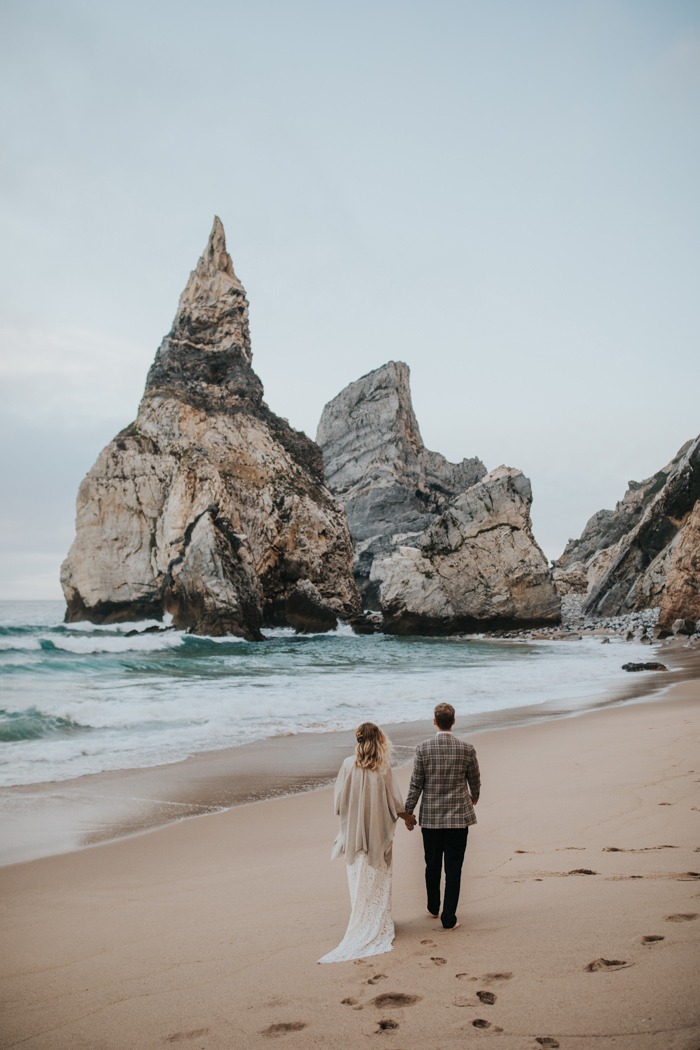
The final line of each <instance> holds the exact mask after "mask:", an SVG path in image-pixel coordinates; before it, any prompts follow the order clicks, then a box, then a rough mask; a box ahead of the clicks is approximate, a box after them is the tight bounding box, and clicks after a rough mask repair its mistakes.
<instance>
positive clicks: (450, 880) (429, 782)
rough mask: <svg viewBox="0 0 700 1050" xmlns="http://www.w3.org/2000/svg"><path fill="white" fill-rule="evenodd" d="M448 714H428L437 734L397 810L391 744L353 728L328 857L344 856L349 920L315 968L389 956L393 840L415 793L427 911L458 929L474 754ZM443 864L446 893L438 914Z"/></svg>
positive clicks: (418, 758) (424, 747) (476, 786)
mask: <svg viewBox="0 0 700 1050" xmlns="http://www.w3.org/2000/svg"><path fill="white" fill-rule="evenodd" d="M454 722H455V709H454V707H452V705H451V704H438V705H437V707H436V708H435V718H434V725H435V727H436V733H435V736H434V737H433V738H431V739H430V740H425V741H424V742H423V743H422V744H419V745H418V747H417V748H416V755H415V759H414V763H413V773H412V775H411V782H410V784H409V789H408V796H407V798H406V803H405V805H404V802H403V799H402V798H401V793H400V791H399V789H398V786H397V784H396V779H395V777H394V773H393V770H392V769H391V765H390V750H391V745H390V743H389V740H388V739H387V737H386V736H385V735H384V733H383V732H382V730H381V729H380V728H379V726H376V725H374V723H373V722H364V723H363V724H362V725H361V726H358V728H357V729H356V730H355V737H356V740H357V746H356V748H355V754H354V755H351V756H350V757H349V758H346V759H345V761H344V762H343V764H342V766H341V767H340V772H339V773H338V778H337V780H336V783H335V792H334V802H335V811H336V813H337V814H338V818H339V824H340V829H339V831H338V836H337V838H336V840H335V843H334V844H333V852H332V857H333V858H335V857H338V856H340V855H341V854H344V855H345V861H346V867H347V875H348V885H349V888H350V903H351V914H350V921H349V923H348V928H347V930H346V931H345V936H344V937H343V939H342V941H341V942H340V944H339V945H338V947H337V948H334V949H333V951H332V952H329V953H328V954H327V955H324V956H323V958H322V959H319V962H322V963H329V962H346V961H348V960H350V959H361V958H365V957H366V956H369V955H380V954H381V953H382V952H388V951H391V947H392V942H393V940H394V922H393V919H392V916H391V873H392V842H393V838H394V831H395V828H396V822H397V820H398V818H399V817H401V818H402V819H403V820H404V822H405V824H406V827H407V829H408V830H409V831H413V829H414V827H415V826H416V818H415V816H414V815H413V811H414V809H415V807H416V805H417V803H418V799H419V798H420V797H421V795H422V802H421V808H420V815H419V816H420V826H421V832H422V835H423V849H424V854H425V886H426V891H427V904H428V911H429V912H430V914H431V915H432V916H433V918H435V919H437V918H438V917H439V918H440V919H441V920H442V925H443V927H444V928H445V929H446V930H454V929H457V927H458V926H459V923H458V921H457V902H458V900H459V889H460V880H461V875H462V863H463V861H464V853H465V850H466V848H467V835H468V834H469V827H470V826H471V825H472V824H476V814H475V813H474V806H475V805H476V803H477V802H478V799H479V791H480V776H479V764H478V762H477V758H476V751H475V750H474V748H473V747H472V745H471V744H467V743H465V742H464V741H463V740H459V739H458V738H457V737H456V736H455V735H454V734H453V732H452V729H453V727H454ZM443 865H444V873H445V891H444V894H443V896H442V911H441V910H440V900H441V897H440V887H441V881H442V872H443Z"/></svg>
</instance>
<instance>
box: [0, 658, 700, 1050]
mask: <svg viewBox="0 0 700 1050" xmlns="http://www.w3.org/2000/svg"><path fill="white" fill-rule="evenodd" d="M477 751H478V756H479V763H480V766H481V769H482V782H483V793H482V797H481V799H480V801H479V806H478V809H477V816H478V824H477V825H476V826H475V827H474V828H473V829H471V830H470V836H469V846H468V849H467V857H466V861H465V869H464V876H463V880H462V895H461V898H460V906H459V919H460V923H461V926H460V929H459V930H457V931H455V932H454V933H453V932H450V933H445V932H444V931H443V930H442V927H441V926H440V924H439V923H438V924H437V925H436V923H435V922H433V921H432V920H431V919H430V918H429V916H427V915H426V913H425V889H424V878H423V859H422V840H421V836H420V835H417V834H415V833H413V834H409V833H408V832H406V831H405V829H403V827H401V826H400V827H399V828H398V830H397V833H396V837H395V840H394V883H393V915H394V922H395V926H396V938H395V942H394V947H393V950H392V951H391V952H389V953H386V954H384V955H381V956H376V957H373V958H370V959H365V960H358V961H355V962H351V963H337V964H334V965H332V966H318V964H317V960H318V959H319V958H320V957H321V955H322V954H324V953H325V952H326V951H328V950H329V949H330V948H332V947H333V945H334V944H337V943H338V941H339V940H340V938H341V937H342V934H343V930H344V929H345V925H346V923H347V917H348V911H349V905H348V899H347V898H348V891H347V879H346V874H345V870H344V868H345V866H344V864H343V863H342V862H341V861H335V862H331V861H330V859H329V857H330V849H331V843H332V841H333V838H334V836H335V832H336V828H337V822H336V819H335V817H334V816H333V811H332V789H331V788H330V787H325V788H323V789H322V790H318V791H309V792H306V793H304V794H298V795H294V796H289V797H284V798H276V799H269V800H266V801H264V802H262V803H260V804H258V805H247V806H246V805H244V806H238V807H235V808H232V809H229V810H227V811H225V812H221V813H216V814H213V815H212V816H210V817H209V818H208V819H207V820H186V821H181V822H179V823H171V824H169V825H167V826H165V827H161V828H159V829H158V830H156V831H153V832H151V833H149V834H145V835H132V836H131V837H129V838H124V839H121V840H116V841H112V842H108V843H105V844H104V845H103V846H101V847H100V849H87V850H80V851H76V852H71V853H66V854H63V855H60V856H54V857H48V858H44V859H42V860H36V861H34V862H31V863H27V864H19V865H13V866H9V867H5V868H2V869H0V896H1V897H2V901H3V908H2V910H1V911H0V934H1V935H2V937H3V945H4V951H3V954H2V958H0V994H1V995H2V999H3V1003H4V1008H3V1009H4V1019H3V1038H4V1040H5V1041H4V1042H3V1043H2V1045H4V1046H8V1047H9V1046H15V1045H19V1044H21V1045H22V1046H23V1047H26V1050H74V1048H76V1047H85V1048H88V1047H90V1048H93V1047H100V1050H123V1047H124V1046H134V1047H146V1046H148V1047H156V1046H167V1045H170V1044H176V1045H183V1046H191V1047H193V1048H195V1047H201V1048H206V1050H232V1048H233V1050H239V1048H240V1050H243V1048H244V1047H245V1048H246V1050H263V1048H265V1047H268V1046H269V1045H270V1040H271V1039H276V1038H281V1039H282V1040H283V1042H284V1044H285V1046H288V1047H290V1050H295V1048H299V1050H306V1048H307V1047H309V1046H319V1047H321V1046H335V1045H337V1046H341V1045H342V1046H358V1045H361V1044H363V1043H364V1042H365V1041H366V1040H368V1039H369V1040H370V1042H371V1040H372V1037H373V1036H382V1037H383V1038H384V1040H385V1041H387V1042H388V1044H390V1045H392V1046H394V1045H395V1046H396V1047H397V1048H398V1047H401V1048H402V1050H424V1048H425V1047H434V1046H438V1045H439V1046H440V1048H441V1050H458V1048H460V1050H461V1048H463V1047H464V1046H465V1045H470V1046H471V1045H472V1042H473V1041H474V1040H485V1041H486V1042H489V1040H490V1041H491V1043H490V1044H489V1045H493V1047H494V1050H523V1048H525V1047H530V1046H533V1047H536V1046H540V1045H542V1046H550V1047H556V1046H560V1047H562V1050H563V1048H565V1047H574V1046H575V1047H576V1048H577V1050H598V1048H600V1047H606V1048H607V1047H610V1048H611V1050H612V1048H613V1047H614V1048H615V1050H662V1048H663V1050H694V1048H695V1047H696V1046H698V1045H699V1043H698V1040H699V1038H700V1004H699V1003H698V999H697V987H696V985H697V971H698V967H699V966H700V873H699V872H698V867H699V861H698V857H699V856H700V803H699V801H698V783H699V778H700V765H698V754H700V682H699V681H698V680H697V678H695V679H693V680H686V681H683V682H676V683H675V684H674V685H673V686H672V687H671V688H670V690H666V691H664V692H662V693H661V694H659V693H657V694H655V696H654V697H652V698H650V699H649V702H647V703H625V702H620V703H617V704H609V705H607V706H605V707H603V708H601V709H599V710H595V711H589V712H586V713H582V714H581V716H580V717H578V718H575V719H574V718H555V719H550V720H541V721H539V722H537V723H530V724H528V725H524V726H518V727H508V726H504V727H503V728H501V729H498V730H496V731H492V732H488V731H484V732H482V733H481V734H480V735H479V739H478V741H477ZM409 776H410V769H409V767H408V766H404V767H402V768H401V769H399V771H398V780H399V785H400V787H401V790H402V791H403V792H404V793H405V791H406V789H407V784H408V779H409Z"/></svg>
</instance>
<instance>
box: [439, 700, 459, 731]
mask: <svg viewBox="0 0 700 1050" xmlns="http://www.w3.org/2000/svg"><path fill="white" fill-rule="evenodd" d="M435 721H436V722H437V727H438V729H452V726H453V725H454V724H455V709H454V707H453V706H452V704H438V705H437V707H436V708H435Z"/></svg>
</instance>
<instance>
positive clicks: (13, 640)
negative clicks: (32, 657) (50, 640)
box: [0, 635, 41, 653]
mask: <svg viewBox="0 0 700 1050" xmlns="http://www.w3.org/2000/svg"><path fill="white" fill-rule="evenodd" d="M37 649H41V642H40V640H39V639H38V638H32V637H28V636H26V635H24V636H23V635H20V636H19V637H18V636H14V637H13V636H10V637H7V636H6V637H4V638H0V653H26V652H28V651H29V650H34V651H36V650H37Z"/></svg>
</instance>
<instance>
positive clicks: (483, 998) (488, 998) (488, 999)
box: [476, 992, 496, 1006]
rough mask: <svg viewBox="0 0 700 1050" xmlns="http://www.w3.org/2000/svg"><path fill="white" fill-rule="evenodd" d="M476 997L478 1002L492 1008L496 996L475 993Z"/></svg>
mask: <svg viewBox="0 0 700 1050" xmlns="http://www.w3.org/2000/svg"><path fill="white" fill-rule="evenodd" d="M476 997H477V999H478V1000H479V1002H482V1003H485V1004H486V1005H487V1006H493V1004H494V1003H495V1002H496V996H495V995H494V994H493V992H477V993H476Z"/></svg>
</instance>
